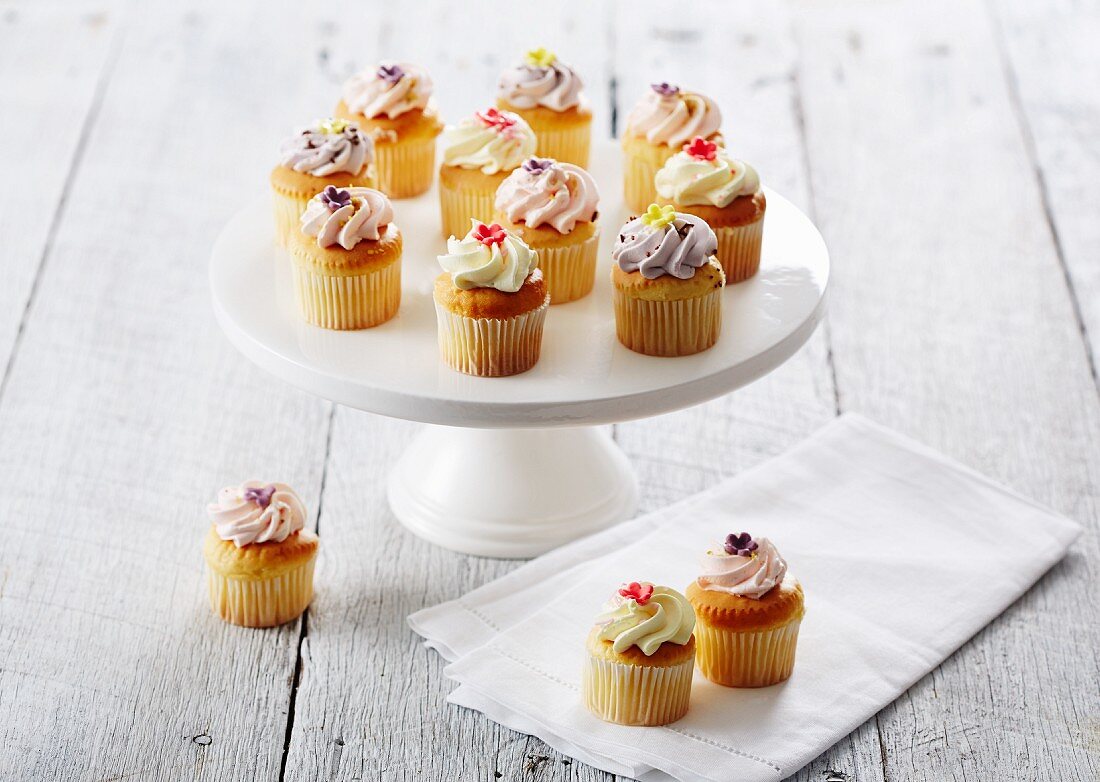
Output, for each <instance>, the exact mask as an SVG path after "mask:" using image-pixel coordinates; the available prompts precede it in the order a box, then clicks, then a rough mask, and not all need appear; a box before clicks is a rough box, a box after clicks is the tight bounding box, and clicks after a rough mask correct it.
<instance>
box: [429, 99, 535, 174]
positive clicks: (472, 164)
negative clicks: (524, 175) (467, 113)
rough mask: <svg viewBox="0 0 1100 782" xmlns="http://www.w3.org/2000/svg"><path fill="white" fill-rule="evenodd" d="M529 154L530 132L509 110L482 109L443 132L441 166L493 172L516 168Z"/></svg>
mask: <svg viewBox="0 0 1100 782" xmlns="http://www.w3.org/2000/svg"><path fill="white" fill-rule="evenodd" d="M533 154H535V133H534V131H533V130H531V126H530V125H528V124H527V123H526V122H524V121H523V119H522V118H520V117H519V115H517V114H513V113H512V112H510V111H497V110H496V109H494V108H489V109H485V110H484V111H479V112H477V113H476V114H474V116H472V117H468V118H466V119H464V120H462V122H460V123H458V125H452V126H449V127H448V128H447V129H446V130H444V131H443V163H444V165H448V166H457V167H459V168H479V169H481V172H482V173H483V174H497V173H500V172H501V171H511V170H513V169H515V168H517V167H518V166H519V164H520V163H522V162H523V161H524V160H526V159H527V158H529V157H531V155H533Z"/></svg>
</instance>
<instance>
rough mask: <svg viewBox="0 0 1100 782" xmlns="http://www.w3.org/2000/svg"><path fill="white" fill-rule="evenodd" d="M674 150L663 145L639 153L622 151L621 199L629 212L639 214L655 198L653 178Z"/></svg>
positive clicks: (655, 191)
mask: <svg viewBox="0 0 1100 782" xmlns="http://www.w3.org/2000/svg"><path fill="white" fill-rule="evenodd" d="M676 152H679V150H678V149H677V150H673V149H671V148H670V147H667V146H664V145H661V148H660V149H646V150H645V151H644V152H641V153H639V154H633V153H631V152H624V154H623V200H624V201H625V202H626V205H627V208H628V209H629V210H630V211H631V212H633V213H635V214H641V213H642V212H644V211H645V210H646V208H647V207H648V206H649V205H650V204H652V203H653V202H654V201H655V200H657V187H656V185H654V184H653V179H654V177H656V176H657V172H658V171H659V170H660V169H661V166H663V165H664V164H665V161H666V160H668V159H669V158H670V157H672V156H673V155H674V154H676Z"/></svg>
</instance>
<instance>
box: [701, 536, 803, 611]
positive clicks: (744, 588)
mask: <svg viewBox="0 0 1100 782" xmlns="http://www.w3.org/2000/svg"><path fill="white" fill-rule="evenodd" d="M757 543H758V544H759V545H758V547H757V549H756V550H755V551H753V552H752V553H751V554H750V555H748V556H743V555H740V554H727V553H726V551H725V549H724V548H723V546H722V544H720V543H719V544H716V545H715V547H714V548H712V549H710V550H709V551H707V553H706V554H704V555H703V557H702V559H701V560H700V566H701V568H702V571H703V574H702V575H701V576H699V578H698V579H697V580H698V582H699V586H701V587H702V588H703V589H709V590H711V591H713V592H725V593H726V594H727V595H740V596H741V597H748V598H752V599H753V600H759V599H760V598H762V597H763V596H764V595H766V594H767V593H768V592H770V591H771V590H772V589H774V588H775V587H777V586H778V585H779V584H781V583H783V576H785V575H786V573H787V563H786V561H785V560H784V559H783V557H781V556H779V551H778V550H776V548H775V545H774V544H773V543H772V542H771V541H770V540H768V539H767V538H761V539H760V540H759V541H757Z"/></svg>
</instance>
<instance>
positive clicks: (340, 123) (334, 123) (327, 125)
mask: <svg viewBox="0 0 1100 782" xmlns="http://www.w3.org/2000/svg"><path fill="white" fill-rule="evenodd" d="M317 127H318V129H319V130H320V131H321V132H322V133H328V134H330V135H331V134H335V133H343V132H344V131H345V130H347V127H348V122H347V120H342V119H336V118H335V117H329V118H328V119H324V120H321V122H320V123H318V125H317Z"/></svg>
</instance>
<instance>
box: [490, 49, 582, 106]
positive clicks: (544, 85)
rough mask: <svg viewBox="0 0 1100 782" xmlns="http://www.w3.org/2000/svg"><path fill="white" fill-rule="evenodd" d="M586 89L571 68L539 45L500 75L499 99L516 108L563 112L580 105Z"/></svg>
mask: <svg viewBox="0 0 1100 782" xmlns="http://www.w3.org/2000/svg"><path fill="white" fill-rule="evenodd" d="M583 88H584V82H583V81H581V77H580V76H578V75H577V72H576V71H575V70H573V68H572V67H571V66H569V65H567V64H566V63H564V62H562V61H561V60H560V59H558V57H557V55H555V54H554V53H553V52H551V51H548V50H547V49H545V48H543V47H541V46H540V47H539V48H538V49H532V50H531V51H529V52H527V53H526V54H525V55H524V57H523V61H522V62H519V63H517V64H516V65H514V66H513V67H511V68H509V69H508V70H506V71H504V73H502V74H501V76H500V82H499V84H498V85H497V97H498V98H500V99H501V100H503V101H506V102H507V103H508V104H509V105H510V106H514V107H515V108H517V109H533V108H535V107H536V106H543V107H545V108H548V109H550V110H552V111H559V112H560V111H566V110H567V109H571V108H573V107H574V106H578V105H579V104H580V102H581V90H582V89H583Z"/></svg>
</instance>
